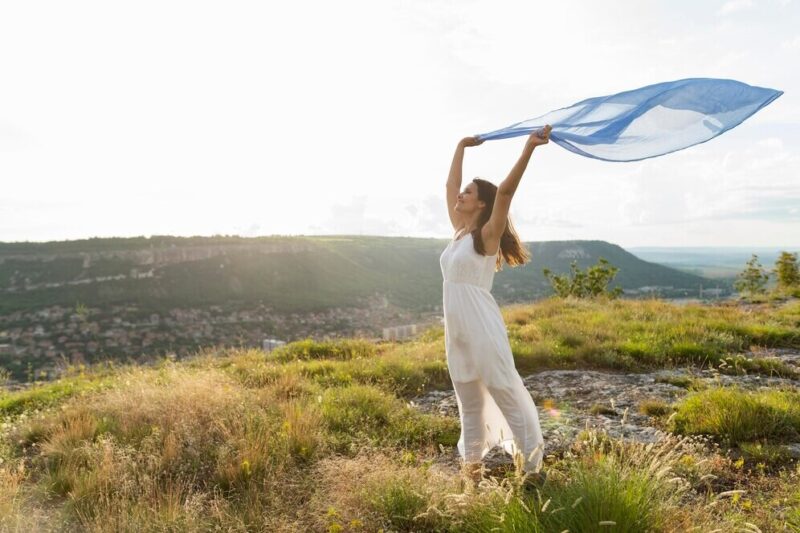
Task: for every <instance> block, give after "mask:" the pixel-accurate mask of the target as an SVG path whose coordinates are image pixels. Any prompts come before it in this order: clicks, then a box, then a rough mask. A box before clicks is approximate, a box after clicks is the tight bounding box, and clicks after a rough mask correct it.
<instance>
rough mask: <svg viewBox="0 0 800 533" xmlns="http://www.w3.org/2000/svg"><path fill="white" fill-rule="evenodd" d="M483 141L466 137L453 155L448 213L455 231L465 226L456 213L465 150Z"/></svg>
mask: <svg viewBox="0 0 800 533" xmlns="http://www.w3.org/2000/svg"><path fill="white" fill-rule="evenodd" d="M482 143H483V140H479V139H477V138H476V137H464V138H463V139H461V140H460V141H459V142H458V146H456V152H455V153H454V154H453V162H452V163H451V164H450V175H449V176H448V177H447V213H448V215H450V223H451V224H452V225H453V230H457V229H458V228H460V227H461V226H463V225H464V224H463V221H462V220H461V215H460V214H459V213H458V211H456V202H457V201H458V193H459V192H460V191H461V179H462V178H461V167H462V164H463V162H464V148H466V147H467V146H478V145H479V144H482Z"/></svg>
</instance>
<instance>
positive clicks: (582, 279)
mask: <svg viewBox="0 0 800 533" xmlns="http://www.w3.org/2000/svg"><path fill="white" fill-rule="evenodd" d="M569 269H570V273H569V274H553V273H552V271H551V270H550V269H549V268H545V269H542V273H543V274H544V277H546V278H547V279H548V280H549V281H550V284H551V285H552V286H553V290H555V291H556V294H557V295H558V296H559V297H561V298H566V297H567V296H575V297H577V298H595V297H597V296H600V295H605V296H608V297H610V298H616V297H617V296H619V295H620V294H622V288H620V287H614V289H613V290H610V291H607V290H606V287H607V286H608V284H609V283H611V280H613V279H614V276H616V275H617V272H619V268H617V267H615V266H611V265H610V264H609V262H608V261H607V260H605V259H603V258H602V257H600V258H599V259H598V261H597V264H595V265H593V266H590V267H588V268H587V269H586V272H583V271H581V270H580V269H579V268H578V262H577V261H572V263H571V264H570V266H569Z"/></svg>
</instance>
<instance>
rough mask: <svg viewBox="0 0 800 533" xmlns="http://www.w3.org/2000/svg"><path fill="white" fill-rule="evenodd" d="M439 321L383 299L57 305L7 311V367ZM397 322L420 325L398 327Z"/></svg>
mask: <svg viewBox="0 0 800 533" xmlns="http://www.w3.org/2000/svg"><path fill="white" fill-rule="evenodd" d="M437 311H438V310H437ZM440 320H441V319H440V318H439V317H438V316H437V313H428V314H420V313H415V312H410V311H406V310H403V309H398V308H394V307H392V306H389V305H387V304H386V302H385V300H384V299H383V298H375V299H374V301H372V302H371V305H370V306H369V307H364V308H341V307H335V308H332V309H328V310H326V311H320V312H309V313H288V314H286V313H277V312H275V311H274V310H273V309H271V308H270V307H267V306H264V305H258V306H255V307H252V308H249V309H236V310H226V309H225V308H224V307H223V306H219V305H212V306H208V307H205V308H176V309H171V310H169V311H168V312H166V313H142V312H141V311H140V310H139V309H138V308H137V307H135V306H112V307H109V308H108V309H103V310H101V309H99V308H86V307H70V308H67V307H62V306H51V307H45V308H42V309H37V310H35V311H30V312H22V311H17V312H14V313H10V314H7V315H0V366H2V367H4V368H6V369H7V370H9V371H10V372H11V374H12V381H17V382H23V381H32V380H35V379H36V380H47V379H53V378H55V377H57V376H58V375H59V373H60V372H61V370H62V368H63V367H64V366H65V365H66V364H72V365H80V364H82V363H83V364H90V363H93V362H97V361H100V360H103V359H114V360H117V361H131V362H137V363H142V362H146V361H148V360H149V359H151V358H153V357H154V356H162V355H170V356H175V357H177V358H181V357H184V356H186V355H190V354H192V353H196V352H197V351H198V350H200V349H201V348H203V347H209V346H236V347H252V348H261V349H267V348H268V347H269V348H271V347H275V346H278V345H280V343H282V342H291V341H293V340H299V339H303V338H307V337H313V338H315V339H318V340H325V339H330V338H337V337H353V336H359V337H366V338H370V339H382V338H392V339H402V338H406V337H408V336H409V335H410V332H413V333H416V332H417V328H419V330H420V331H421V329H422V327H423V326H424V325H427V324H437V323H440ZM394 324H404V325H405V324H410V325H413V328H412V329H409V328H408V327H407V326H404V328H405V329H403V328H400V329H398V328H392V327H391V325H394ZM268 340H272V341H273V343H272V344H270V343H269V342H267V341H268ZM31 374H33V375H31Z"/></svg>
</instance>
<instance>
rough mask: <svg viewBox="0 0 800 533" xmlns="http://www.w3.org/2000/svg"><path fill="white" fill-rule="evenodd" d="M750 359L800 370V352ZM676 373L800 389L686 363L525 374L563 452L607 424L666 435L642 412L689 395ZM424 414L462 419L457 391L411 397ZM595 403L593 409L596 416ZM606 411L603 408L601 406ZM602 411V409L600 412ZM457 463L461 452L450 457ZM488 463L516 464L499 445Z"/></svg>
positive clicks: (798, 453) (715, 381) (622, 432)
mask: <svg viewBox="0 0 800 533" xmlns="http://www.w3.org/2000/svg"><path fill="white" fill-rule="evenodd" d="M744 355H745V356H746V357H768V358H777V359H780V360H782V361H784V362H786V363H788V364H791V365H794V366H796V367H797V369H798V370H800V351H797V350H785V349H772V350H766V351H760V352H758V353H748V354H744ZM676 377H690V378H694V379H696V380H698V381H699V382H702V383H703V384H705V385H708V386H714V385H724V386H732V385H739V386H741V387H742V388H744V389H747V390H758V389H760V388H788V389H792V390H800V380H793V379H787V378H779V377H768V376H761V375H754V374H748V375H727V374H720V373H719V372H717V371H716V370H714V369H702V370H701V369H697V368H691V367H681V368H674V369H665V370H657V371H654V372H648V373H641V374H631V373H615V372H611V371H595V370H545V371H542V372H537V373H535V374H531V375H528V376H525V377H523V381H524V383H525V386H526V387H527V388H528V390H529V391H530V392H531V395H532V396H533V399H534V402H535V403H536V406H537V408H538V412H539V420H540V422H541V426H542V431H543V433H544V440H545V447H546V449H545V453H546V454H558V453H559V452H560V451H562V450H564V449H565V448H566V447H568V446H569V445H570V443H571V442H572V441H573V440H574V438H575V436H576V434H577V433H578V432H579V431H581V430H583V429H586V428H587V427H590V428H599V427H604V428H605V429H606V430H607V431H608V434H609V435H611V436H614V437H617V438H625V439H635V440H637V441H641V442H656V441H658V440H660V439H661V438H663V437H664V436H665V435H666V434H665V433H664V432H663V431H662V430H660V429H659V428H658V427H657V426H658V424H657V423H656V420H655V419H654V418H653V417H651V416H649V415H647V414H643V413H641V412H640V411H639V405H640V403H641V402H642V401H644V400H660V401H662V402H666V403H667V404H671V403H673V402H675V401H676V400H679V399H680V398H682V397H683V396H685V395H686V394H688V393H689V390H687V389H686V388H685V387H682V386H677V385H673V384H670V383H668V382H665V380H667V381H668V380H670V379H671V378H676ZM412 402H413V405H415V406H416V407H417V408H419V409H420V410H422V411H424V412H429V413H439V414H442V415H445V416H452V417H458V406H457V404H456V398H455V395H454V393H453V391H452V390H449V391H430V392H428V393H426V394H425V395H422V396H419V397H417V398H414V399H413V400H412ZM593 406H597V407H595V408H594V413H597V414H593V410H592V408H593ZM600 406H602V407H605V408H606V409H600V408H599V407H600ZM598 411H601V412H598ZM786 448H787V450H788V451H789V452H790V453H791V455H792V456H794V457H795V458H800V442H797V443H790V444H787V445H786ZM447 462H448V463H449V464H450V466H451V467H455V466H456V465H457V464H458V452H457V451H454V452H453V456H452V457H451V458H449V460H448V461H447ZM484 462H485V464H486V465H487V467H488V468H489V469H490V470H492V469H494V468H495V467H498V466H501V465H505V464H508V463H510V462H511V459H510V457H509V456H508V455H506V454H505V453H504V452H503V451H502V450H501V449H500V448H495V449H494V450H492V451H490V452H489V454H488V455H487V456H486V458H485V459H484Z"/></svg>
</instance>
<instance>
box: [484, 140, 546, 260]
mask: <svg viewBox="0 0 800 533" xmlns="http://www.w3.org/2000/svg"><path fill="white" fill-rule="evenodd" d="M551 129H552V128H551V127H550V125H547V126H545V127H544V129H542V130H538V131H535V132H533V133H531V134H530V136H529V137H528V140H527V141H526V142H525V148H523V150H522V155H520V156H519V159H518V160H517V162H516V164H515V165H514V167H513V168H512V169H511V172H509V173H508V177H507V178H506V179H504V180H503V182H502V183H500V185H499V186H498V187H497V195H496V196H495V198H494V206H493V207H492V216H491V217H490V218H489V222H487V223H486V225H485V226H484V229H483V230H482V235H483V239H484V242H485V243H487V244H491V246H490V247H489V249H491V250H493V249H495V248H497V246H498V245H499V243H500V237H501V236H502V235H503V232H504V231H505V229H506V222H507V221H508V210H509V208H510V207H511V199H512V198H513V197H514V193H515V192H516V190H517V186H518V185H519V182H520V180H521V179H522V175H523V174H524V173H525V169H526V168H527V167H528V161H529V160H530V158H531V155H532V154H533V150H534V148H536V147H537V146H540V145H542V144H547V143H549V142H550V130H551Z"/></svg>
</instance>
